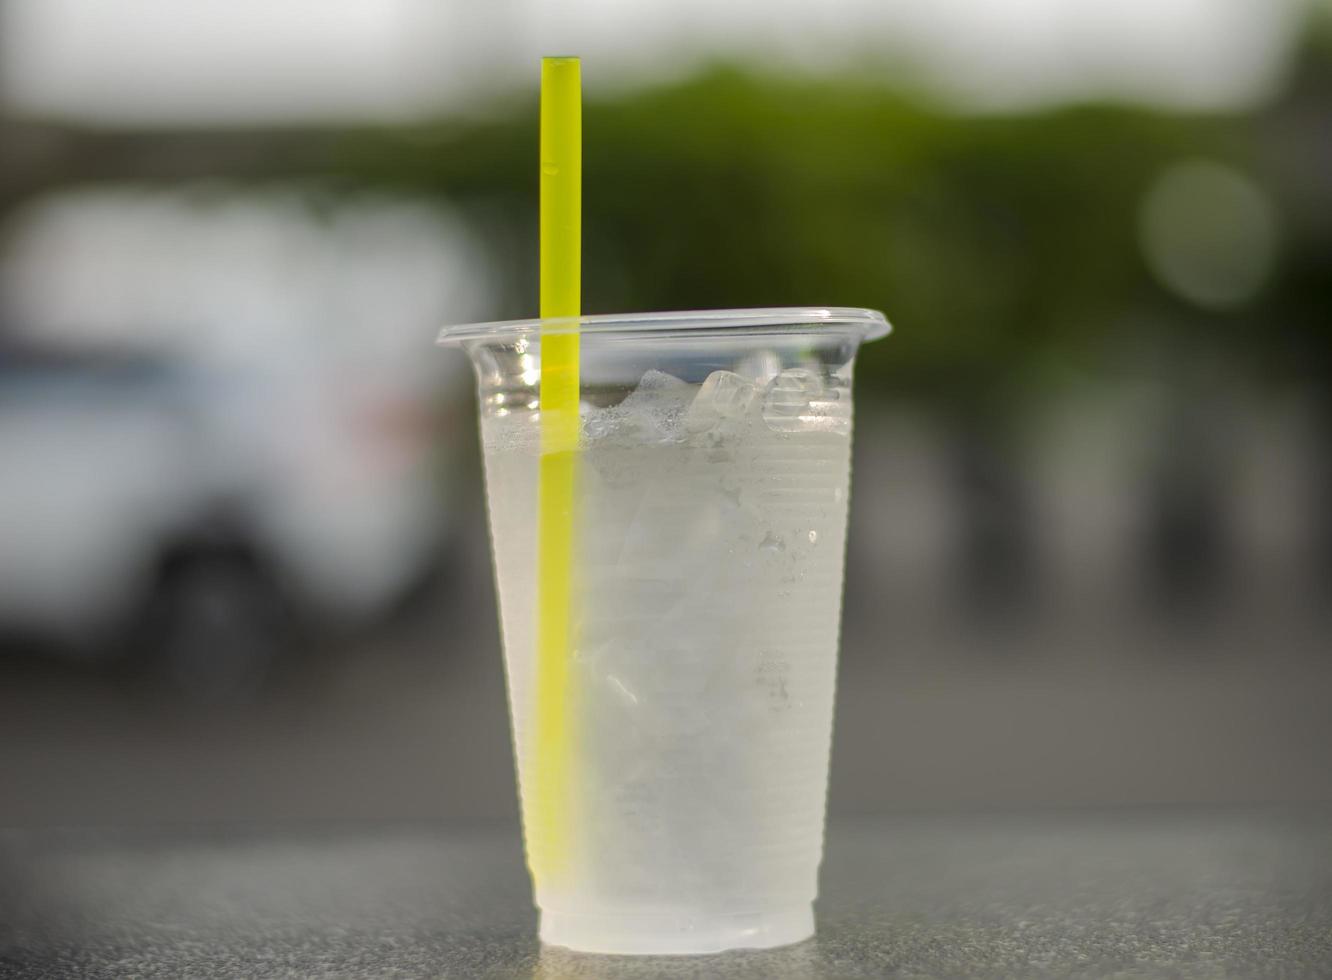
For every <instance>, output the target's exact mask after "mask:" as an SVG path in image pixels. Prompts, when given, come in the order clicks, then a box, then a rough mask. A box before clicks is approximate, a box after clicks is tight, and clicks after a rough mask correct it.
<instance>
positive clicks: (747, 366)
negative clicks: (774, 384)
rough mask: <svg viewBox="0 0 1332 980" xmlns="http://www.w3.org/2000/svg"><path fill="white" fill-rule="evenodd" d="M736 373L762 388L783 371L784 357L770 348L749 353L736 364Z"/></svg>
mask: <svg viewBox="0 0 1332 980" xmlns="http://www.w3.org/2000/svg"><path fill="white" fill-rule="evenodd" d="M735 370H736V373H737V374H739V375H740V376H741V377H744V378H748V379H749V380H750V381H752V382H754V384H756V385H758V386H759V387H760V388H762V387H763V386H764V385H766V384H767V383H768V382H769V381H771V380H772V379H773V378H775V377H777V375H779V374H780V373H781V371H782V359H781V358H780V357H778V356H777V355H776V354H775V353H773V352H772V351H770V350H760V351H755V352H754V353H752V354H747V355H746V356H745V357H744V359H743V360H741V361H740V363H739V364H737V365H736V366H735Z"/></svg>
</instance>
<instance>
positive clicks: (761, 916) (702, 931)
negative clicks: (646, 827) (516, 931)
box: [540, 905, 814, 956]
mask: <svg viewBox="0 0 1332 980" xmlns="http://www.w3.org/2000/svg"><path fill="white" fill-rule="evenodd" d="M812 935H814V909H813V907H812V906H810V905H800V906H795V907H793V908H789V909H781V910H778V911H772V912H746V913H742V914H738V915H715V916H690V915H596V914H593V915H583V914H579V913H572V914H571V913H567V912H548V911H543V912H542V913H541V930H540V936H541V941H542V942H543V943H546V944H547V945H550V946H564V947H566V948H568V949H572V950H576V951H578V952H580V953H619V954H631V955H633V954H637V955H646V956H654V955H655V956H688V955H691V954H694V955H696V954H700V953H720V952H722V951H723V950H728V949H770V948H772V947H773V946H788V945H790V944H791V943H798V942H800V941H801V940H802V939H808V938H809V937H810V936H812Z"/></svg>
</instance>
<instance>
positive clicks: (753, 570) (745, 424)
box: [440, 309, 889, 954]
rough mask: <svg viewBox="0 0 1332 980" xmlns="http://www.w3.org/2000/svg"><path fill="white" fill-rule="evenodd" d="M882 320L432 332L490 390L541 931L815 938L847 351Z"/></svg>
mask: <svg viewBox="0 0 1332 980" xmlns="http://www.w3.org/2000/svg"><path fill="white" fill-rule="evenodd" d="M888 329H889V328H888V324H887V322H886V321H885V320H884V318H883V316H882V315H881V314H879V313H875V312H873V311H870V310H858V309H770V310H731V311H715V312H695V313H649V314H628V315H616V316H585V317H581V318H578V319H569V320H558V321H557V320H548V321H544V322H543V321H540V320H526V321H515V322H507V323H489V324H474V325H469V326H462V327H450V328H447V329H445V330H444V332H443V333H442V334H441V338H440V340H441V343H444V344H457V345H461V346H462V347H463V348H464V349H465V350H466V352H467V353H468V355H469V356H470V358H471V361H472V364H473V366H474V367H475V370H476V376H477V383H478V387H479V396H480V417H481V437H482V446H483V451H484V457H485V473H486V496H487V505H488V511H489V519H490V533H491V543H492V546H493V550H494V559H495V577H496V582H497V586H498V592H499V604H500V618H501V626H502V632H503V640H504V653H505V664H506V673H507V677H508V689H509V700H510V708H511V712H512V721H513V736H514V745H515V755H516V759H517V769H518V776H519V791H520V796H521V798H522V803H523V822H524V833H525V840H526V844H527V853H528V857H529V867H531V869H532V871H533V877H534V881H535V892H536V902H537V905H538V907H539V908H540V910H541V928H540V934H541V939H542V940H543V941H545V942H547V943H551V944H554V945H559V946H567V947H570V948H573V949H577V950H582V951H589V952H603V953H657V954H661V953H667V954H669V953H707V952H715V951H719V950H724V949H730V948H736V947H769V946H781V945H785V944H788V943H793V942H797V941H799V940H801V939H805V938H806V937H808V936H810V935H812V934H813V931H814V919H813V912H812V902H813V900H814V898H815V895H816V891H817V873H818V868H819V863H820V860H821V857H822V850H823V825H824V808H825V799H826V794H827V779H828V756H829V748H830V744H831V737H832V716H833V693H834V684H835V677H836V660H837V646H838V629H839V621H840V614H841V598H842V571H843V555H844V546H845V541H846V518H847V497H848V491H849V486H848V484H849V477H850V459H851V421H852V418H851V372H852V366H853V363H854V359H855V355H856V351H857V349H858V347H859V345H860V344H861V343H862V342H864V341H866V340H872V339H875V338H877V337H881V336H883V335H884V334H886V333H887V332H888ZM575 330H576V331H577V332H578V334H579V336H580V347H581V350H580V359H581V382H580V406H581V408H580V416H581V417H580V433H579V442H578V458H577V475H576V482H575V493H574V512H573V513H572V514H571V515H570V520H571V521H572V530H573V541H574V545H573V559H572V567H571V569H570V586H571V590H570V594H571V600H570V605H571V608H570V609H569V615H570V622H571V624H572V625H571V629H570V639H569V653H568V663H567V664H566V665H565V671H564V676H565V678H566V688H565V696H566V698H567V703H566V705H565V709H566V710H565V712H564V715H563V718H564V722H563V728H562V729H560V732H559V735H558V737H559V738H560V739H561V740H562V744H561V745H559V746H555V747H554V748H556V749H558V753H557V754H558V755H559V757H560V758H561V760H562V762H561V766H560V778H561V780H562V785H561V787H560V792H559V793H558V794H557V795H556V796H554V797H552V796H550V795H549V794H548V795H546V796H542V797H539V796H538V794H537V791H536V788H535V787H536V786H537V785H538V782H539V780H540V774H539V773H538V772H537V771H536V769H537V766H538V764H539V762H538V760H541V759H545V760H549V759H550V758H552V751H551V750H552V746H550V745H546V746H545V747H544V751H543V750H541V749H540V748H539V747H538V745H537V744H536V742H537V739H536V730H537V727H538V726H537V718H536V711H537V710H538V700H539V699H538V697H537V691H536V686H537V683H538V681H537V677H538V671H537V662H536V658H537V644H536V637H537V624H536V611H537V588H538V577H537V544H538V531H537V514H538V507H537V493H538V461H539V458H540V453H541V439H540V419H539V414H538V393H539V384H540V380H541V344H542V339H543V336H544V337H546V338H549V337H551V336H552V335H559V334H567V333H569V332H572V331H575ZM546 737H547V738H550V733H549V729H547V730H546ZM540 764H545V765H549V762H546V763H540ZM539 807H540V808H545V809H551V808H556V809H558V811H559V812H558V813H549V812H544V813H537V812H536V811H537V809H538V808H539ZM552 828H558V830H552ZM536 854H542V855H544V857H543V858H542V860H541V861H539V862H538V861H534V860H533V856H534V855H536ZM552 854H557V857H558V859H557V860H556V859H553V858H551V857H550V855H552Z"/></svg>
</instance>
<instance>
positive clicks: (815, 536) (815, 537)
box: [809, 531, 819, 544]
mask: <svg viewBox="0 0 1332 980" xmlns="http://www.w3.org/2000/svg"><path fill="white" fill-rule="evenodd" d="M809 543H810V544H818V543H819V532H818V531H810V532H809Z"/></svg>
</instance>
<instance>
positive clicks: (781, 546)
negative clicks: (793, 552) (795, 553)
mask: <svg viewBox="0 0 1332 980" xmlns="http://www.w3.org/2000/svg"><path fill="white" fill-rule="evenodd" d="M759 550H760V551H772V552H778V551H785V550H786V542H785V541H783V540H782V539H781V538H779V537H777V535H775V534H773V533H772V532H771V531H769V532H768V533H767V534H765V535H764V536H763V540H762V541H760V542H759Z"/></svg>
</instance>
